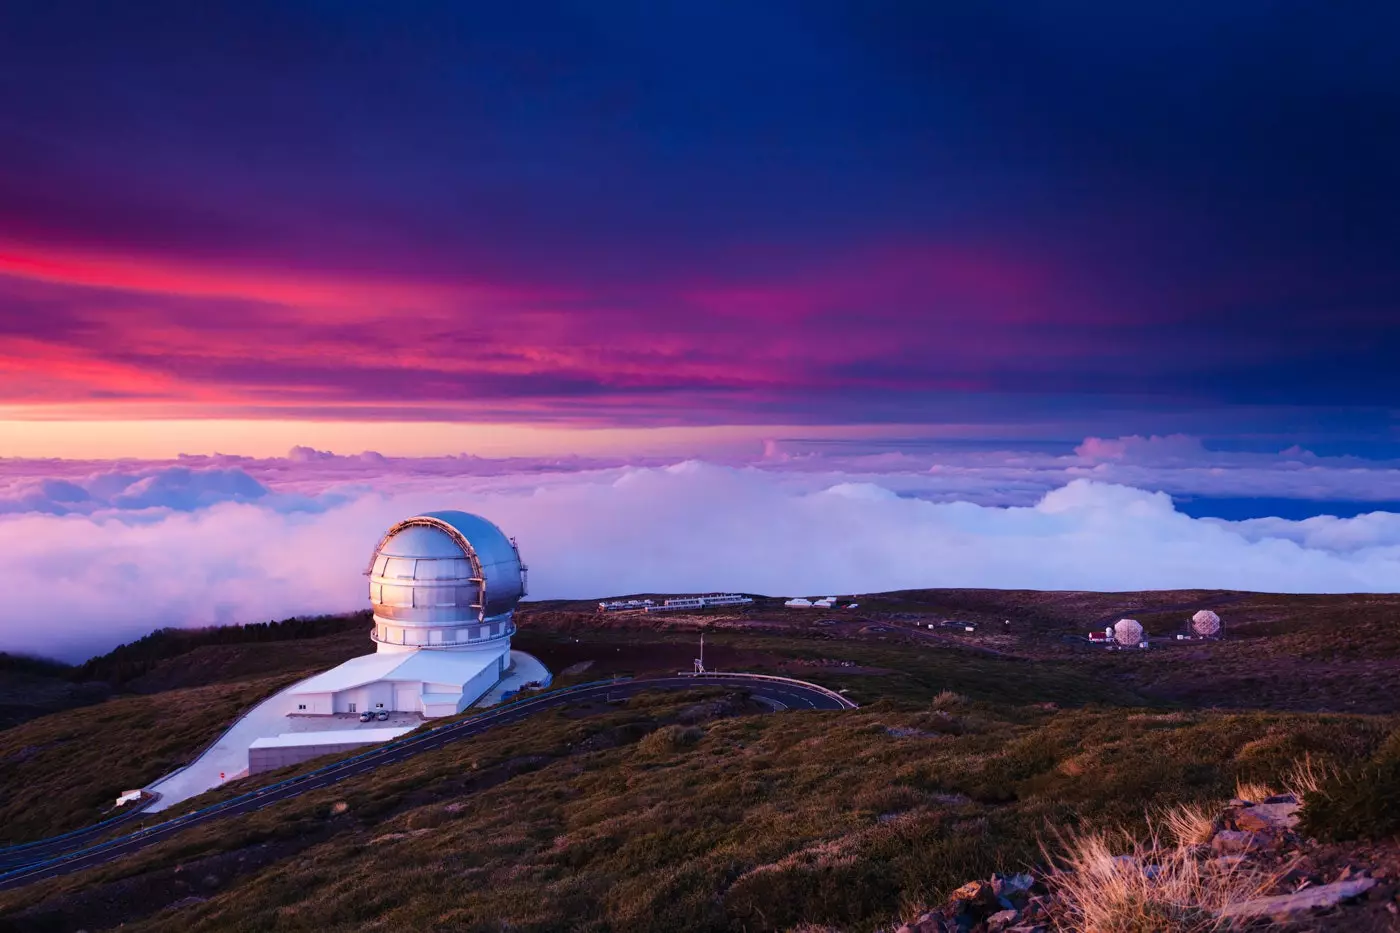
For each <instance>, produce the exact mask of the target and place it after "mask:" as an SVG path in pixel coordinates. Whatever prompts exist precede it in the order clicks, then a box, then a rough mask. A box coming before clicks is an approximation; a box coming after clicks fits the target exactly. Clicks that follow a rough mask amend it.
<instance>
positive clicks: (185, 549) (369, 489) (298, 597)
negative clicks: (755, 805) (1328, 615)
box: [0, 437, 1400, 660]
mask: <svg viewBox="0 0 1400 933" xmlns="http://www.w3.org/2000/svg"><path fill="white" fill-rule="evenodd" d="M1397 488H1400V464H1397V463H1388V462H1377V461H1362V460H1357V459H1354V458H1341V457H1334V458H1328V457H1318V456H1315V455H1313V454H1311V453H1308V452H1307V451H1301V450H1296V449H1295V450H1289V451H1284V452H1282V453H1275V454H1221V453H1217V452H1212V451H1208V450H1206V449H1205V448H1204V447H1203V446H1202V445H1201V444H1200V443H1199V442H1198V441H1196V440H1194V439H1192V438H1180V437H1173V438H1119V439H1108V440H1105V439H1098V438H1090V439H1089V440H1086V441H1085V442H1084V443H1083V444H1081V445H1080V446H1079V447H1078V448H1077V449H1075V450H1074V451H1073V452H1072V453H1058V454H1052V453H1035V452H1026V451H994V450H982V451H948V450H941V451H922V452H920V451H919V450H912V451H911V450H902V451H895V452H890V451H888V450H886V451H878V450H876V451H872V450H862V449H852V448H844V447H835V448H832V447H829V446H822V445H819V444H815V445H814V444H801V443H789V444H776V443H775V444H769V445H768V446H767V448H766V449H765V451H764V453H763V455H762V456H761V457H757V458H755V459H753V460H751V461H747V462H746V461H743V460H728V461H718V462H711V461H700V460H686V461H681V462H667V461H663V460H657V461H650V462H636V461H632V462H623V461H621V460H617V461H609V460H601V459H595V460H587V459H582V458H563V459H552V460H545V459H533V458H532V459H508V460H492V459H483V458H476V457H467V456H461V457H435V458H392V457H384V456H381V455H379V454H375V453H366V454H360V455H355V456H337V455H334V454H330V453H327V452H324V451H314V450H309V449H307V448H297V449H294V450H293V451H292V452H291V453H290V454H289V455H288V456H286V457H280V458H271V459H251V458H244V457H229V456H212V457H182V458H180V460H178V461H174V462H160V463H153V462H119V463H113V462H79V461H34V460H0V540H3V541H4V542H5V543H6V544H7V545H9V547H7V548H6V550H7V555H6V557H7V571H8V572H7V573H6V589H7V593H6V599H5V601H4V605H5V612H4V614H3V617H0V636H3V644H2V645H0V647H3V650H8V651H19V652H27V653H37V654H43V655H48V656H51V657H59V658H63V659H66V660H77V659H81V658H83V657H86V656H88V655H90V654H93V653H96V652H100V651H104V650H107V649H109V648H111V647H112V646H114V645H116V644H118V643H120V642H122V641H126V640H130V639H131V638H134V637H138V636H139V635H141V634H144V633H145V632H147V631H150V630H151V629H152V628H154V627H157V626H160V625H186V626H197V625H209V624H228V623H238V622H248V621H259V620H265V619H271V618H283V617H286V616H290V615H296V614H309V613H322V612H337V611H343V610H352V609H356V608H360V607H362V606H364V605H365V581H364V577H363V575H362V574H363V571H364V570H365V565H366V562H367V561H368V558H369V556H370V552H371V551H372V549H373V547H374V544H375V542H376V541H377V540H378V538H379V536H380V535H381V534H382V532H383V531H384V529H385V528H387V527H388V526H389V525H391V524H392V523H393V522H395V521H397V520H398V519H400V518H403V517H405V516H407V515H411V514H414V513H416V512H419V511H425V510H432V509H442V508H461V509H466V510H469V511H473V512H478V513H480V514H483V515H485V516H487V517H489V518H490V519H492V520H493V521H495V522H496V523H497V524H499V525H501V526H502V527H503V528H504V529H505V530H506V531H507V532H508V533H510V534H512V535H515V536H516V537H517V538H518V539H519V541H520V547H521V552H522V554H523V556H524V557H525V559H526V560H527V562H528V563H529V564H530V568H531V570H530V589H531V596H533V597H537V598H554V597H570V598H594V597H602V596H611V595H621V594H626V593H631V592H685V591H698V590H740V591H748V592H759V593H767V594H772V595H796V594H802V595H826V594H833V593H859V592H870V591H879V590H888V589H900V588H913V587H939V586H955V587H1008V588H1023V587H1024V588H1037V589H1096V590H1129V589H1149V588H1177V587H1220V588H1230V589H1248V590H1266V591H1280V592H1358V591H1395V590H1397V589H1400V515H1397V514H1395V513H1392V512H1386V511H1376V512H1370V513H1366V514H1361V515H1357V516H1354V517H1350V518H1338V517H1332V516H1327V515H1318V516H1316V517H1312V518H1308V519H1305V520H1302V521H1289V520H1284V519H1280V518H1255V519H1250V520H1247V521H1225V520H1222V519H1215V518H1193V517H1191V516H1189V515H1187V514H1184V513H1183V512H1182V511H1180V510H1179V509H1178V508H1177V507H1176V506H1175V505H1174V503H1173V496H1177V497H1180V496H1193V495H1195V496H1217V497H1231V496H1237V497H1284V498H1299V499H1313V500H1319V501H1326V500H1331V499H1349V500H1375V501H1386V500H1391V499H1394V498H1395V490H1396V489H1397Z"/></svg>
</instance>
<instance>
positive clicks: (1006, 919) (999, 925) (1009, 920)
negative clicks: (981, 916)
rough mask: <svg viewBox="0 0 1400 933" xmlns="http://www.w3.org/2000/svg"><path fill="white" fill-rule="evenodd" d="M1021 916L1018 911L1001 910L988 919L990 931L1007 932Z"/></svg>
mask: <svg viewBox="0 0 1400 933" xmlns="http://www.w3.org/2000/svg"><path fill="white" fill-rule="evenodd" d="M1020 916H1021V914H1020V912H1019V911H1016V910H999V911H997V912H996V913H994V914H992V915H991V916H990V917H988V918H987V929H988V930H1005V929H1006V928H1007V927H1009V926H1011V924H1013V923H1015V922H1016V920H1017V919H1018V918H1019V917H1020Z"/></svg>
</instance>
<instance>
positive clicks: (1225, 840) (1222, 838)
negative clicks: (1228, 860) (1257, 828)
mask: <svg viewBox="0 0 1400 933" xmlns="http://www.w3.org/2000/svg"><path fill="white" fill-rule="evenodd" d="M1271 842H1273V839H1272V838H1270V837H1269V835H1268V834H1267V833H1249V832H1240V831H1238V830H1234V829H1222V830H1221V831H1220V832H1218V833H1216V834H1215V838H1214V839H1212V840H1211V841H1210V848H1211V851H1212V852H1215V853H1216V854H1217V855H1238V854H1243V853H1245V852H1257V851H1259V850H1260V849H1263V848H1265V847H1267V846H1268V845H1269V843H1271Z"/></svg>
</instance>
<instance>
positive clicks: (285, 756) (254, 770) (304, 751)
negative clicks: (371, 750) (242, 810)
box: [248, 731, 376, 774]
mask: <svg viewBox="0 0 1400 933" xmlns="http://www.w3.org/2000/svg"><path fill="white" fill-rule="evenodd" d="M346 735H347V736H351V735H354V732H353V731H352V732H347V733H346ZM374 744H376V743H374V742H356V741H353V740H351V741H347V742H337V743H335V744H334V745H293V746H290V747H285V748H250V749H248V773H249V774H259V773H261V772H263V771H275V770H277V769H278V768H285V767H287V766H288V765H299V764H301V763H302V762H303V761H310V760H311V759H313V758H320V757H321V756H322V755H332V754H337V753H340V752H348V751H350V750H352V749H356V748H361V747H363V746H366V745H374Z"/></svg>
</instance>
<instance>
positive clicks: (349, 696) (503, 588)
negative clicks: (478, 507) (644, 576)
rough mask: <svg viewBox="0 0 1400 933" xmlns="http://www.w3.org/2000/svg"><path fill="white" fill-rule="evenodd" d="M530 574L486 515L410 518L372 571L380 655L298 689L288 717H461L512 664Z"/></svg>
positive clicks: (391, 535) (374, 635)
mask: <svg viewBox="0 0 1400 933" xmlns="http://www.w3.org/2000/svg"><path fill="white" fill-rule="evenodd" d="M525 571H526V568H525V565H524V564H522V563H521V562H520V552H519V550H518V549H517V548H516V545H515V541H514V540H513V539H511V538H508V537H506V535H505V533H504V532H502V531H501V529H499V528H497V527H496V526H495V525H493V524H492V523H491V522H489V521H487V520H486V519H484V518H482V517H481V516H479V515H472V514H470V513H467V512H427V513H424V514H422V515H415V516H414V517H412V518H406V519H404V520H403V521H401V522H399V523H398V524H396V525H394V526H393V527H392V528H390V529H389V530H388V532H387V533H385V535H384V537H383V538H382V539H380V541H379V546H378V547H376V548H375V549H374V555H373V556H372V557H371V558H370V561H369V566H368V568H367V570H366V573H367V575H368V576H369V600H370V605H371V606H372V607H373V609H374V628H373V630H372V631H371V632H370V638H371V640H372V641H373V642H374V643H375V652H374V653H373V654H367V655H364V656H362V657H358V658H352V659H351V660H349V661H346V662H345V663H344V664H341V665H340V666H339V667H335V668H332V669H331V670H329V671H326V672H325V673H323V674H318V675H316V676H315V677H312V678H310V679H309V680H305V681H303V682H301V683H300V684H297V685H296V687H295V688H293V689H292V690H291V691H290V692H289V693H288V694H287V699H288V709H287V712H288V713H289V714H300V715H316V714H322V715H329V714H334V713H365V712H370V713H377V712H379V711H380V710H387V711H389V712H406V713H415V712H416V713H420V714H422V715H423V716H425V717H432V716H450V715H452V714H454V713H460V712H461V711H462V710H464V709H466V708H467V707H468V706H471V705H472V704H473V703H475V702H476V701H477V700H478V699H479V698H480V697H481V696H482V695H483V694H485V693H486V692H487V691H489V690H490V689H491V688H492V687H494V686H495V685H496V683H497V682H498V681H500V679H501V678H502V677H503V676H504V675H505V673H506V671H507V669H508V668H509V667H510V663H511V652H510V637H511V635H513V634H515V622H514V616H515V605H516V603H518V602H519V601H520V598H521V597H522V596H524V595H525Z"/></svg>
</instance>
